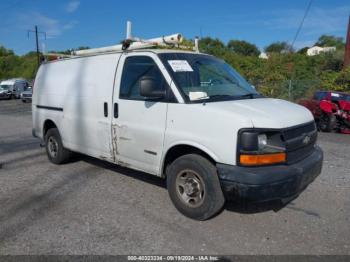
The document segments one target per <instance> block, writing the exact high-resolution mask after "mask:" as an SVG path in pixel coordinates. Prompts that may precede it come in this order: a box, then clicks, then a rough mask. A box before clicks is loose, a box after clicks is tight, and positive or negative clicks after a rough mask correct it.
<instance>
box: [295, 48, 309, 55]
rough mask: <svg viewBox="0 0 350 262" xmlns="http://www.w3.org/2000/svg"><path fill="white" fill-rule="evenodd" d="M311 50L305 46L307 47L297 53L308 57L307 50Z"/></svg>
mask: <svg viewBox="0 0 350 262" xmlns="http://www.w3.org/2000/svg"><path fill="white" fill-rule="evenodd" d="M309 48H310V47H308V46H305V47H303V48H301V49H299V50H298V52H297V53H298V54H302V55H306V53H307V50H308V49H309Z"/></svg>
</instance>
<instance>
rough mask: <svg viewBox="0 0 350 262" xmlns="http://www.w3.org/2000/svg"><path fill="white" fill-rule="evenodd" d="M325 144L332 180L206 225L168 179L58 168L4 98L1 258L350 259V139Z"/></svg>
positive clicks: (231, 209)
mask: <svg viewBox="0 0 350 262" xmlns="http://www.w3.org/2000/svg"><path fill="white" fill-rule="evenodd" d="M319 144H320V146H321V147H322V148H323V150H324V153H325V162H324V168H323V172H322V174H321V175H320V176H319V177H318V178H317V179H316V180H315V181H314V183H312V184H311V185H310V186H309V187H308V188H307V189H306V190H305V191H304V192H303V193H302V194H301V195H300V196H299V197H298V198H297V199H295V200H294V201H292V202H291V203H289V204H288V205H287V206H285V207H283V208H280V209H278V210H276V208H277V207H276V206H275V205H272V204H271V205H265V206H262V205H260V206H245V207H243V206H238V205H234V204H227V205H226V208H225V209H224V211H223V212H222V213H221V214H219V215H218V216H216V217H215V218H213V219H211V220H209V221H205V222H197V221H193V220H190V219H188V218H186V217H184V216H182V215H181V214H180V213H178V212H177V210H176V209H175V208H174V206H173V205H172V203H171V202H170V200H169V197H168V194H167V191H166V188H165V185H164V181H163V180H161V179H158V178H155V177H152V176H150V175H147V174H144V173H140V172H135V171H132V170H128V169H124V168H120V167H118V166H114V165H111V164H109V163H105V162H103V161H100V160H96V159H92V158H89V157H77V158H76V159H75V160H74V161H73V162H72V163H69V164H66V165H62V166H56V165H53V164H51V163H49V161H48V160H47V157H46V155H45V152H44V149H43V148H41V147H40V146H39V141H38V140H37V139H35V138H33V137H32V136H31V106H30V104H22V102H21V101H19V100H17V101H15V100H11V101H0V165H2V167H1V168H0V207H1V208H0V254H2V255H4V254H36V255H37V254H143V255H144V254H213V255H214V254H221V255H224V254H226V255H228V254H313V255H315V254H317V255H322V254H347V255H349V254H350V226H349V225H350V221H349V217H350V172H349V171H350V161H349V155H350V146H349V145H350V136H349V135H340V134H325V133H321V134H319ZM273 209H275V211H274V210H273Z"/></svg>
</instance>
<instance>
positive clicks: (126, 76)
mask: <svg viewBox="0 0 350 262" xmlns="http://www.w3.org/2000/svg"><path fill="white" fill-rule="evenodd" d="M143 76H151V77H153V78H154V79H155V80H156V86H157V87H158V88H159V90H164V89H167V88H168V85H167V83H166V81H165V79H164V77H163V75H162V73H161V72H160V70H159V68H158V66H157V65H156V63H155V62H154V61H153V59H152V58H150V57H147V56H131V57H128V58H126V60H125V63H124V68H123V74H122V79H121V84H120V94H119V97H120V98H124V99H131V100H145V97H143V96H141V95H140V79H141V78H142V77H143Z"/></svg>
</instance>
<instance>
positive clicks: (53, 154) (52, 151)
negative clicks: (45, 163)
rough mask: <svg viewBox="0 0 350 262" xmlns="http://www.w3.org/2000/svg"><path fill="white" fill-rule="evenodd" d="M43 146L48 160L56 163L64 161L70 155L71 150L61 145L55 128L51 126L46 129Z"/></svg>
mask: <svg viewBox="0 0 350 262" xmlns="http://www.w3.org/2000/svg"><path fill="white" fill-rule="evenodd" d="M45 147H46V153H47V156H48V158H49V160H50V161H51V162H52V163H54V164H56V165H59V164H63V163H66V162H67V161H68V160H69V158H70V157H71V152H70V151H69V150H67V149H65V148H64V147H63V144H62V140H61V136H60V133H59V132H58V129H57V128H51V129H49V130H48V131H47V133H46V135H45Z"/></svg>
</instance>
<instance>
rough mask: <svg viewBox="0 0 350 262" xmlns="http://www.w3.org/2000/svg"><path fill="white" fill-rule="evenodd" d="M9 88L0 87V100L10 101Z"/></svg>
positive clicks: (10, 93)
mask: <svg viewBox="0 0 350 262" xmlns="http://www.w3.org/2000/svg"><path fill="white" fill-rule="evenodd" d="M9 88H10V87H9V86H7V85H0V99H11V96H12V92H11V91H10V90H9Z"/></svg>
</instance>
